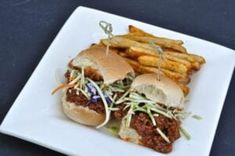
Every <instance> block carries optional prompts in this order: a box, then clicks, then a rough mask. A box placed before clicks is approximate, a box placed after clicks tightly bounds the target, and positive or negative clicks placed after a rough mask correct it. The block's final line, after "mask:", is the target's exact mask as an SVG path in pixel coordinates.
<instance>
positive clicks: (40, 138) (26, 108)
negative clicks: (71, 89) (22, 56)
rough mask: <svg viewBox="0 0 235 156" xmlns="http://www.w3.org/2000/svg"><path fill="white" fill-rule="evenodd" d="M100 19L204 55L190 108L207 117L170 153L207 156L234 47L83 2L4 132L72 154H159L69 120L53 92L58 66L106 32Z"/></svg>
mask: <svg viewBox="0 0 235 156" xmlns="http://www.w3.org/2000/svg"><path fill="white" fill-rule="evenodd" d="M100 20H106V21H108V22H110V23H112V24H113V29H114V34H121V33H126V32H127V30H128V25H129V24H132V25H136V26H138V27H140V28H142V29H144V30H146V31H148V32H150V33H153V34H157V35H159V36H165V37H169V38H175V39H182V40H183V41H184V42H185V47H187V49H188V50H189V51H190V52H194V53H196V54H200V55H202V56H204V57H205V58H206V60H207V63H206V64H205V65H204V66H203V68H202V69H201V70H200V71H199V72H198V73H197V74H195V75H194V76H193V80H192V82H191V86H190V87H191V93H190V95H189V96H188V98H189V102H188V103H187V108H186V110H187V111H192V112H195V113H196V114H199V115H201V116H202V117H203V120H201V121H196V120H193V119H187V120H185V122H184V123H183V125H184V127H186V128H187V129H188V130H189V131H190V133H191V135H192V139H191V140H190V141H187V140H185V139H183V138H181V139H179V140H178V141H176V142H175V144H174V150H173V151H172V153H171V154H169V155H178V156H182V155H191V156H192V155H195V156H196V155H201V156H205V155H209V152H210V148H211V144H212V141H213V138H214V135H215V131H216V127H217V123H218V120H219V117H220V113H221V110H222V107H223V103H224V100H225V96H226V93H227V90H228V86H229V83H230V79H231V76H232V73H233V69H234V65H235V52H234V51H233V50H231V49H228V48H225V47H222V46H219V45H216V44H214V43H210V42H208V41H204V40H201V39H197V38H194V37H191V36H188V35H184V34H180V33H177V32H173V31H170V30H166V29H163V28H159V27H156V26H152V25H149V24H144V23H142V22H138V21H135V20H131V19H127V18H123V17H120V16H116V15H112V14H109V13H105V12H102V11H97V10H94V9H89V8H85V7H79V8H77V9H76V10H75V11H74V13H73V14H72V15H71V17H70V18H69V19H68V21H67V22H66V23H65V25H64V26H63V28H62V29H61V31H60V32H59V34H58V35H57V37H56V38H55V40H54V41H53V43H52V44H51V46H50V47H49V49H48V50H47V52H46V53H45V55H44V56H43V58H42V60H41V61H40V63H39V64H38V66H37V68H36V69H35V71H34V72H33V74H32V76H31V77H30V79H29V80H28V82H27V83H26V85H25V87H24V88H23V90H22V91H21V93H20V94H19V96H18V97H17V99H16V101H15V102H14V104H13V106H12V107H11V109H10V111H9V112H8V114H7V116H6V117H5V119H4V121H3V123H2V124H1V127H0V130H1V132H2V133H5V134H8V135H12V136H15V137H18V138H21V139H24V140H28V141H30V142H33V143H36V144H39V145H42V146H44V147H47V148H50V149H53V150H56V151H59V152H62V153H65V154H70V155H80V156H92V155H96V156H109V155H112V156H120V155H121V156H131V155H133V156H143V155H145V156H155V155H161V154H159V153H157V152H155V151H153V150H151V149H148V148H145V147H141V146H138V145H134V144H131V143H127V142H124V141H122V140H119V139H117V138H114V137H112V136H110V135H106V134H104V133H103V132H100V131H98V130H96V129H92V128H88V127H86V126H82V125H79V124H76V123H74V122H71V121H70V120H68V119H67V118H66V117H65V116H64V115H63V113H62V112H61V108H60V95H59V94H56V95H54V96H52V95H51V91H52V90H53V88H55V86H57V85H58V82H56V79H55V73H56V70H57V69H61V70H62V71H63V70H64V71H65V69H66V65H67V63H68V61H69V60H70V59H71V58H72V57H74V56H75V55H77V53H78V52H79V51H81V50H82V49H85V48H87V47H88V46H89V45H90V44H91V43H95V42H98V41H99V39H100V38H102V37H105V35H104V34H103V32H102V30H101V29H100V27H99V26H98V22H99V21H100Z"/></svg>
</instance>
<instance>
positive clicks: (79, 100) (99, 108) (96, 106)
mask: <svg viewBox="0 0 235 156" xmlns="http://www.w3.org/2000/svg"><path fill="white" fill-rule="evenodd" d="M66 94H67V98H66V100H67V101H68V102H72V103H75V104H76V105H78V106H83V107H88V108H89V109H91V110H94V111H96V112H97V113H99V114H104V113H105V108H104V104H103V102H102V100H101V99H99V100H97V101H96V102H92V101H91V100H89V99H87V97H86V96H85V95H83V94H79V95H78V94H77V90H75V89H68V90H67V93H66Z"/></svg>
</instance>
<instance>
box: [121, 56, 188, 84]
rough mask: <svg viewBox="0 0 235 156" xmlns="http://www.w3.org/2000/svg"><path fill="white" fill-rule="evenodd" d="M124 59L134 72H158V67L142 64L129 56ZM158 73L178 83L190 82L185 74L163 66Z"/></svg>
mask: <svg viewBox="0 0 235 156" xmlns="http://www.w3.org/2000/svg"><path fill="white" fill-rule="evenodd" d="M125 60H126V61H127V62H128V63H129V64H130V65H131V66H132V68H133V69H134V70H135V71H136V72H138V73H140V74H145V73H157V72H158V69H157V68H156V67H149V66H143V65H141V64H139V62H137V61H135V60H132V59H129V58H125ZM160 73H161V74H164V75H166V76H167V77H169V78H170V79H172V80H174V81H175V82H177V83H180V84H188V83H189V82H190V78H189V77H188V75H187V74H180V73H176V72H172V71H170V70H167V69H163V68H161V69H160Z"/></svg>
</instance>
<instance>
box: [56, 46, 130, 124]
mask: <svg viewBox="0 0 235 156" xmlns="http://www.w3.org/2000/svg"><path fill="white" fill-rule="evenodd" d="M65 77H66V79H67V83H66V84H63V85H61V86H59V87H58V88H56V89H55V90H54V92H56V91H57V90H59V89H62V88H63V97H62V109H63V111H64V113H65V114H66V116H67V117H68V118H70V119H72V120H74V121H75V122H78V123H80V124H84V125H88V126H96V127H97V128H100V127H102V126H104V125H105V124H106V123H107V122H108V121H109V119H110V112H111V111H112V105H113V102H114V101H115V99H116V98H119V97H120V96H122V94H124V93H125V92H126V90H128V89H129V88H130V85H131V82H132V80H133V77H134V71H133V69H132V68H131V66H130V65H129V64H128V63H126V62H125V60H124V59H123V58H122V57H121V56H119V55H117V54H116V51H115V50H112V49H109V53H108V54H106V47H105V46H101V45H93V46H91V47H90V48H88V49H86V50H83V51H82V52H80V53H79V54H78V55H77V56H76V57H75V58H74V59H72V60H71V61H70V63H69V65H68V70H67V72H66V74H65Z"/></svg>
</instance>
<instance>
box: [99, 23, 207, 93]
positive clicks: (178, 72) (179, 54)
mask: <svg viewBox="0 0 235 156" xmlns="http://www.w3.org/2000/svg"><path fill="white" fill-rule="evenodd" d="M150 42H153V43H155V44H156V45H157V46H159V47H160V48H161V49H162V50H163V54H162V58H161V57H160V54H159V53H157V52H156V49H154V47H153V46H151V45H150V44H149V43H150ZM100 44H104V45H106V46H110V47H111V48H114V49H116V50H117V51H118V54H119V55H120V56H122V57H124V58H125V60H126V61H127V62H128V63H129V64H130V65H131V66H132V67H133V69H134V70H135V72H136V73H139V74H143V73H159V72H160V73H161V74H164V75H166V76H167V77H169V78H170V79H172V80H174V81H175V82H176V83H177V84H178V85H179V86H180V87H181V89H182V90H183V92H184V94H185V96H186V95H187V94H188V93H189V87H188V86H187V85H188V84H189V82H190V77H191V75H192V73H193V72H195V71H198V70H199V69H200V68H201V66H202V64H204V63H205V59H204V58H203V57H202V56H199V55H195V54H191V53H189V52H187V49H186V48H185V47H183V41H181V40H174V39H169V38H163V37H158V36H155V35H152V34H150V33H147V32H145V31H143V30H141V29H140V28H137V27H135V26H133V25H129V32H128V33H127V34H124V35H116V36H113V37H112V38H111V39H102V40H101V42H100ZM159 61H160V62H159ZM159 66H160V68H158V67H159ZM159 69H160V71H159Z"/></svg>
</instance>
